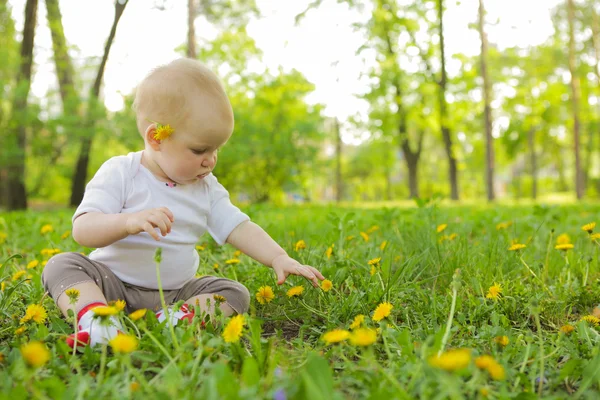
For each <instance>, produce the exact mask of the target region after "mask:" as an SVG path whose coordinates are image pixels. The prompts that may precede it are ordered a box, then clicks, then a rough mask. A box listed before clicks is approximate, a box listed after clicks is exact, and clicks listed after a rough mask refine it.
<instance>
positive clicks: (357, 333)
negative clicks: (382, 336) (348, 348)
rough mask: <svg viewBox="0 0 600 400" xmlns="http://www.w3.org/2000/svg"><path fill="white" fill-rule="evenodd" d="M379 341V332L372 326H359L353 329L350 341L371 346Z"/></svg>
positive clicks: (357, 344) (354, 343) (356, 344)
mask: <svg viewBox="0 0 600 400" xmlns="http://www.w3.org/2000/svg"><path fill="white" fill-rule="evenodd" d="M376 341H377V332H375V331H374V330H373V329H370V328H358V329H356V330H354V331H352V334H351V335H350V343H352V344H353V345H354V346H363V347H366V346H370V345H372V344H373V343H375V342H376Z"/></svg>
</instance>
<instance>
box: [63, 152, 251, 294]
mask: <svg viewBox="0 0 600 400" xmlns="http://www.w3.org/2000/svg"><path fill="white" fill-rule="evenodd" d="M141 159H142V152H141V151H139V152H136V153H129V154H128V155H126V156H117V157H113V158H111V159H109V160H108V161H106V162H105V163H104V164H102V166H101V167H100V169H99V170H98V172H96V175H95V176H94V177H93V178H92V180H91V181H90V182H89V183H88V184H87V186H86V189H85V194H84V196H83V200H82V202H81V204H80V205H79V207H78V208H77V210H76V211H75V214H74V215H73V221H75V218H77V217H79V216H80V215H82V214H84V213H89V212H101V213H104V214H119V213H125V214H130V213H135V212H138V211H142V210H147V209H150V208H158V207H167V208H168V209H169V210H171V212H172V213H173V216H174V217H175V221H174V222H173V224H172V226H171V233H169V234H168V235H167V236H164V237H163V236H162V235H160V232H159V237H160V241H159V242H157V241H156V240H154V239H153V238H152V236H150V235H149V234H148V233H146V232H142V233H139V234H137V235H129V236H128V237H126V238H124V239H121V240H119V241H117V242H115V243H113V244H111V245H109V246H106V247H102V248H99V249H96V250H94V251H93V252H92V253H91V254H90V255H89V257H90V258H91V259H92V260H96V261H100V262H102V263H104V264H106V265H107V266H108V267H109V268H110V269H111V270H112V271H113V272H114V274H115V275H116V276H117V277H118V278H119V279H120V280H122V281H123V282H127V283H130V284H133V285H137V286H142V287H146V288H150V289H157V288H158V284H157V279H156V264H155V262H154V252H155V250H156V248H157V247H162V262H161V265H160V270H161V283H162V286H163V289H165V290H171V289H179V288H181V287H182V286H183V285H184V283H186V282H187V281H189V280H190V279H192V278H193V277H194V276H195V274H196V271H197V269H198V263H199V257H198V253H197V252H196V249H195V245H196V242H197V241H198V239H199V238H200V237H201V236H202V235H203V234H204V233H205V232H207V231H208V233H209V234H210V235H211V236H212V237H213V238H214V239H215V241H216V242H217V243H218V244H224V243H225V241H226V240H227V237H228V236H229V234H230V233H231V232H232V231H233V229H234V228H235V227H236V226H238V225H239V224H240V223H242V222H244V221H247V220H249V218H248V216H247V215H246V214H244V213H243V212H241V211H240V210H239V209H238V208H237V207H235V206H234V205H233V204H231V201H230V200H229V193H228V192H227V190H226V189H225V188H224V187H223V185H221V184H220V183H219V182H218V181H217V178H215V177H214V175H213V174H209V175H208V176H206V177H205V178H204V179H202V180H199V181H198V182H196V183H193V184H188V185H176V186H170V185H167V184H166V183H165V182H161V181H159V180H158V179H157V178H156V177H155V176H154V175H153V174H152V173H151V172H150V171H149V170H148V169H146V168H145V167H144V166H143V165H141ZM156 229H157V230H158V228H156Z"/></svg>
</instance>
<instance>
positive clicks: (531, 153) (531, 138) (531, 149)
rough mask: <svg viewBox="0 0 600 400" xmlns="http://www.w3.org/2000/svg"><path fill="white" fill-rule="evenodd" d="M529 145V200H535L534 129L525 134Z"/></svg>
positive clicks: (535, 163) (535, 160) (535, 158)
mask: <svg viewBox="0 0 600 400" xmlns="http://www.w3.org/2000/svg"><path fill="white" fill-rule="evenodd" d="M527 142H528V143H529V162H530V168H531V198H532V199H533V200H536V199H537V153H536V152H535V128H530V129H529V132H528V134H527Z"/></svg>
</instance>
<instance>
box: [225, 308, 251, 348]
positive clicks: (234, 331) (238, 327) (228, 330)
mask: <svg viewBox="0 0 600 400" xmlns="http://www.w3.org/2000/svg"><path fill="white" fill-rule="evenodd" d="M245 324H246V321H245V320H244V316H243V315H241V314H238V315H236V316H235V317H233V318H231V319H230V320H229V322H228V323H227V326H226V327H225V329H224V330H223V339H225V342H226V343H235V342H238V341H239V340H240V338H241V337H242V333H243V330H244V325H245Z"/></svg>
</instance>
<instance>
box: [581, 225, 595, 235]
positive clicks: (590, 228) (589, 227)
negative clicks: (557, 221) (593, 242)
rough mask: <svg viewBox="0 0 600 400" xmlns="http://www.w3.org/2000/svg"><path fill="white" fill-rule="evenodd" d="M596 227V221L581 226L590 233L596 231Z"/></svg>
mask: <svg viewBox="0 0 600 400" xmlns="http://www.w3.org/2000/svg"><path fill="white" fill-rule="evenodd" d="M595 227H596V223H595V222H590V223H589V224H585V225H584V226H582V227H581V229H582V230H584V231H586V232H587V233H589V234H590V235H591V234H592V232H594V228H595Z"/></svg>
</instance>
